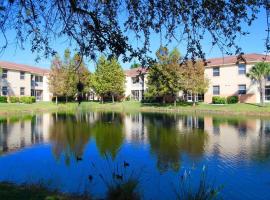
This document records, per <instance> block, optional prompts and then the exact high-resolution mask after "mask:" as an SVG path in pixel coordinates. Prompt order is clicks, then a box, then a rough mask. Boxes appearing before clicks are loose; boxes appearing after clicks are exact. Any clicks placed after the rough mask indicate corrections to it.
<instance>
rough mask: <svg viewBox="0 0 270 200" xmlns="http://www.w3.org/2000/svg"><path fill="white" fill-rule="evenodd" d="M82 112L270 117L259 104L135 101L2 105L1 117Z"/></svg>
mask: <svg viewBox="0 0 270 200" xmlns="http://www.w3.org/2000/svg"><path fill="white" fill-rule="evenodd" d="M76 109H82V110H102V111H120V112H123V111H124V112H177V113H198V114H218V115H248V116H267V117H270V105H269V104H267V105H266V106H260V105H257V104H244V103H238V104H227V105H211V104H203V103H200V104H198V105H196V106H195V107H193V106H192V105H191V104H188V103H185V104H183V103H179V104H177V106H176V107H175V106H173V105H172V104H165V105H163V104H147V103H145V104H141V103H139V102H134V101H126V102H117V103H104V104H101V103H98V102H83V103H82V104H81V105H80V106H78V103H75V102H73V103H60V104H58V105H56V104H54V103H52V102H38V103H34V104H11V103H2V104H0V115H13V114H26V113H28V114H29V113H33V114H34V113H39V112H45V111H51V112H55V111H74V110H76Z"/></svg>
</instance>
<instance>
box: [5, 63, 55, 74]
mask: <svg viewBox="0 0 270 200" xmlns="http://www.w3.org/2000/svg"><path fill="white" fill-rule="evenodd" d="M0 68H3V69H9V70H15V71H23V72H29V73H31V74H37V75H44V74H48V73H49V72H50V70H48V69H42V68H40V67H34V66H29V65H23V64H17V63H12V62H6V61H0Z"/></svg>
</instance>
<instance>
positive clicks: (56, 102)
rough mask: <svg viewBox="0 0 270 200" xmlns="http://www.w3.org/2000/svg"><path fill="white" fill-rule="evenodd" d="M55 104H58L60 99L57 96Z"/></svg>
mask: <svg viewBox="0 0 270 200" xmlns="http://www.w3.org/2000/svg"><path fill="white" fill-rule="evenodd" d="M55 104H56V105H57V104H58V97H57V96H56V97H55Z"/></svg>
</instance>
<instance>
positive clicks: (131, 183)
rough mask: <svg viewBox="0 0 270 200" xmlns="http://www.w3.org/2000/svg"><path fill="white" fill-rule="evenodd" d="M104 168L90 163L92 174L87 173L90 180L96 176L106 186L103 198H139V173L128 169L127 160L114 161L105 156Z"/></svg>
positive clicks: (128, 199)
mask: <svg viewBox="0 0 270 200" xmlns="http://www.w3.org/2000/svg"><path fill="white" fill-rule="evenodd" d="M105 157H106V159H105V162H106V163H107V166H108V167H107V168H106V169H101V168H98V167H97V166H96V165H95V163H92V167H93V169H94V172H95V173H94V175H89V177H88V178H89V180H90V181H92V180H93V179H94V176H95V175H96V176H98V177H99V178H100V179H101V180H102V182H103V183H104V185H105V186H106V194H105V199H108V200H116V199H117V200H139V199H141V195H140V192H139V191H138V189H139V184H140V177H141V174H137V173H136V172H135V171H134V170H131V169H130V163H128V162H127V161H122V162H119V161H114V160H113V159H112V158H111V157H110V156H108V155H106V156H105Z"/></svg>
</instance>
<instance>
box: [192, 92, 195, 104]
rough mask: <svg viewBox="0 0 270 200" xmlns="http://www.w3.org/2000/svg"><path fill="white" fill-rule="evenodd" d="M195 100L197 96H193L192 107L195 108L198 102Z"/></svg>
mask: <svg viewBox="0 0 270 200" xmlns="http://www.w3.org/2000/svg"><path fill="white" fill-rule="evenodd" d="M195 98H196V94H192V102H193V104H192V106H193V107H195V106H196V101H195Z"/></svg>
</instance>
